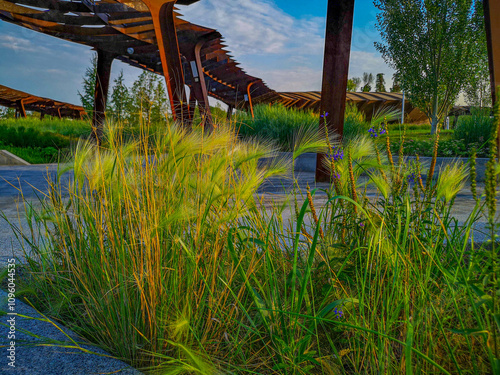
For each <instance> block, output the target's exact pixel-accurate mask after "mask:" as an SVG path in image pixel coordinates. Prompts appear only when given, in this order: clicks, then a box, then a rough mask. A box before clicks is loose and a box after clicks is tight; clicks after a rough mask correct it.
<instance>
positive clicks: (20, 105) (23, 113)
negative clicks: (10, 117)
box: [16, 99, 26, 118]
mask: <svg viewBox="0 0 500 375" xmlns="http://www.w3.org/2000/svg"><path fill="white" fill-rule="evenodd" d="M16 104H17V110H18V112H19V117H22V118H26V109H25V108H24V103H23V100H22V99H21V100H18V101H17V102H16Z"/></svg>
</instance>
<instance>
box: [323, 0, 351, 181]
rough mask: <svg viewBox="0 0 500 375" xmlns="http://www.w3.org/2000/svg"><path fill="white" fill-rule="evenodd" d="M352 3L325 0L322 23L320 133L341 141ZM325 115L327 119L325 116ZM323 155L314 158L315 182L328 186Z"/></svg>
mask: <svg viewBox="0 0 500 375" xmlns="http://www.w3.org/2000/svg"><path fill="white" fill-rule="evenodd" d="M353 14H354V0H329V1H328V10H327V20H326V36H325V57H324V62H323V85H322V90H321V107H320V112H321V114H323V115H325V116H323V117H320V124H319V126H320V130H321V131H323V129H324V128H325V126H326V127H327V128H328V132H329V134H333V133H336V134H338V135H340V136H341V137H342V133H343V131H344V112H345V104H346V95H347V94H346V92H347V76H348V73H349V55H350V52H351V37H352V21H353ZM326 114H327V115H326ZM325 158H326V155H324V154H318V155H317V158H316V181H318V182H329V181H330V175H329V172H328V170H326V169H325V168H324V166H323V160H324V159H325Z"/></svg>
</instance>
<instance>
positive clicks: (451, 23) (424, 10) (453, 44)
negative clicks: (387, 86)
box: [375, 0, 482, 133]
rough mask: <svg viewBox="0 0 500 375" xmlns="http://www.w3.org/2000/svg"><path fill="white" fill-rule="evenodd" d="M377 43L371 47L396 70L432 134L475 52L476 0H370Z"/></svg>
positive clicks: (467, 72) (478, 4)
mask: <svg viewBox="0 0 500 375" xmlns="http://www.w3.org/2000/svg"><path fill="white" fill-rule="evenodd" d="M375 5H376V7H377V8H378V9H379V10H380V13H379V14H378V15H377V28H378V30H379V31H380V33H381V36H382V40H383V42H382V43H375V47H376V48H377V50H378V51H379V52H380V53H381V54H382V56H383V58H384V59H385V61H386V62H387V63H388V64H389V65H390V66H391V67H392V68H394V69H395V70H396V71H397V72H399V73H400V79H401V81H400V84H401V88H402V89H403V90H404V91H405V92H406V93H407V95H408V98H409V99H410V100H411V102H412V103H413V104H414V105H415V106H416V107H418V108H420V109H421V110H422V111H423V112H424V113H425V114H426V115H427V117H428V118H429V120H430V121H431V124H432V130H431V131H432V133H435V131H436V128H437V125H438V123H439V121H441V119H442V118H443V116H446V115H447V113H448V111H449V109H450V107H451V106H452V105H453V104H454V103H455V101H456V99H457V97H458V94H459V93H460V91H461V90H462V89H463V87H464V86H465V84H466V80H467V77H468V76H469V75H470V74H471V71H472V64H471V61H472V59H474V58H475V56H477V55H478V52H477V49H478V44H479V43H478V39H479V38H480V34H481V31H480V30H479V29H480V25H479V22H478V21H479V18H480V8H481V6H482V4H481V2H480V0H458V1H451V0H376V1H375Z"/></svg>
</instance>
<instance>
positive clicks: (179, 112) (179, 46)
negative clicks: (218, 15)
mask: <svg viewBox="0 0 500 375" xmlns="http://www.w3.org/2000/svg"><path fill="white" fill-rule="evenodd" d="M197 1H198V0H177V1H176V0H161V1H159V0H145V1H144V2H142V1H140V0H102V1H94V0H75V1H71V2H70V1H65V0H0V19H2V20H4V21H7V22H10V23H14V24H16V25H19V26H23V27H27V28H30V29H32V30H35V31H39V32H42V33H45V34H48V35H52V36H55V37H58V38H62V39H65V40H68V41H73V42H76V43H80V44H84V45H86V46H89V47H91V48H93V49H95V50H96V51H97V52H98V69H97V70H98V76H97V79H96V82H97V84H96V91H95V92H96V100H95V108H94V118H93V122H94V128H95V129H96V136H99V132H100V129H101V128H102V124H103V121H104V108H105V107H106V97H107V91H108V86H109V75H110V70H111V64H112V62H113V60H114V59H119V60H121V61H123V62H125V63H128V64H130V65H132V66H136V67H139V68H142V69H147V70H150V71H153V72H156V73H158V74H163V75H164V76H165V79H166V82H167V89H168V93H169V99H170V103H171V108H172V112H173V116H174V118H175V119H177V120H179V121H182V122H183V123H185V124H187V125H189V124H190V121H191V118H192V115H193V113H194V106H195V104H196V103H197V104H198V106H199V108H200V113H201V114H202V115H203V116H204V119H205V121H206V124H207V126H208V127H210V126H211V120H210V112H209V111H208V96H211V97H214V98H216V99H218V100H220V101H222V102H223V103H225V104H227V105H228V106H229V107H230V108H245V109H250V110H251V101H252V98H253V97H258V96H260V95H264V94H269V93H271V92H272V90H271V89H269V88H268V87H267V86H266V85H265V83H264V82H263V81H262V80H261V79H259V78H256V77H253V76H250V75H248V74H246V73H245V72H244V71H243V70H242V69H241V68H239V66H238V63H237V62H236V61H235V60H234V59H233V58H232V57H231V56H230V55H229V53H228V51H227V50H226V49H225V45H224V42H223V38H222V35H221V34H220V33H219V32H217V31H216V30H214V29H210V28H206V27H203V26H198V25H195V24H192V23H189V22H187V21H185V20H183V19H182V18H181V16H180V14H178V13H177V12H176V9H175V7H174V5H175V4H182V5H190V4H192V3H195V2H197ZM185 85H187V86H188V87H189V88H190V97H189V99H187V98H186V91H185Z"/></svg>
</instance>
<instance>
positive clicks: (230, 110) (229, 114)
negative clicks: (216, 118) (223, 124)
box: [226, 104, 234, 122]
mask: <svg viewBox="0 0 500 375" xmlns="http://www.w3.org/2000/svg"><path fill="white" fill-rule="evenodd" d="M233 110H234V105H232V104H229V105H228V106H227V118H226V119H227V121H228V122H229V121H231V118H232V117H233Z"/></svg>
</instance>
